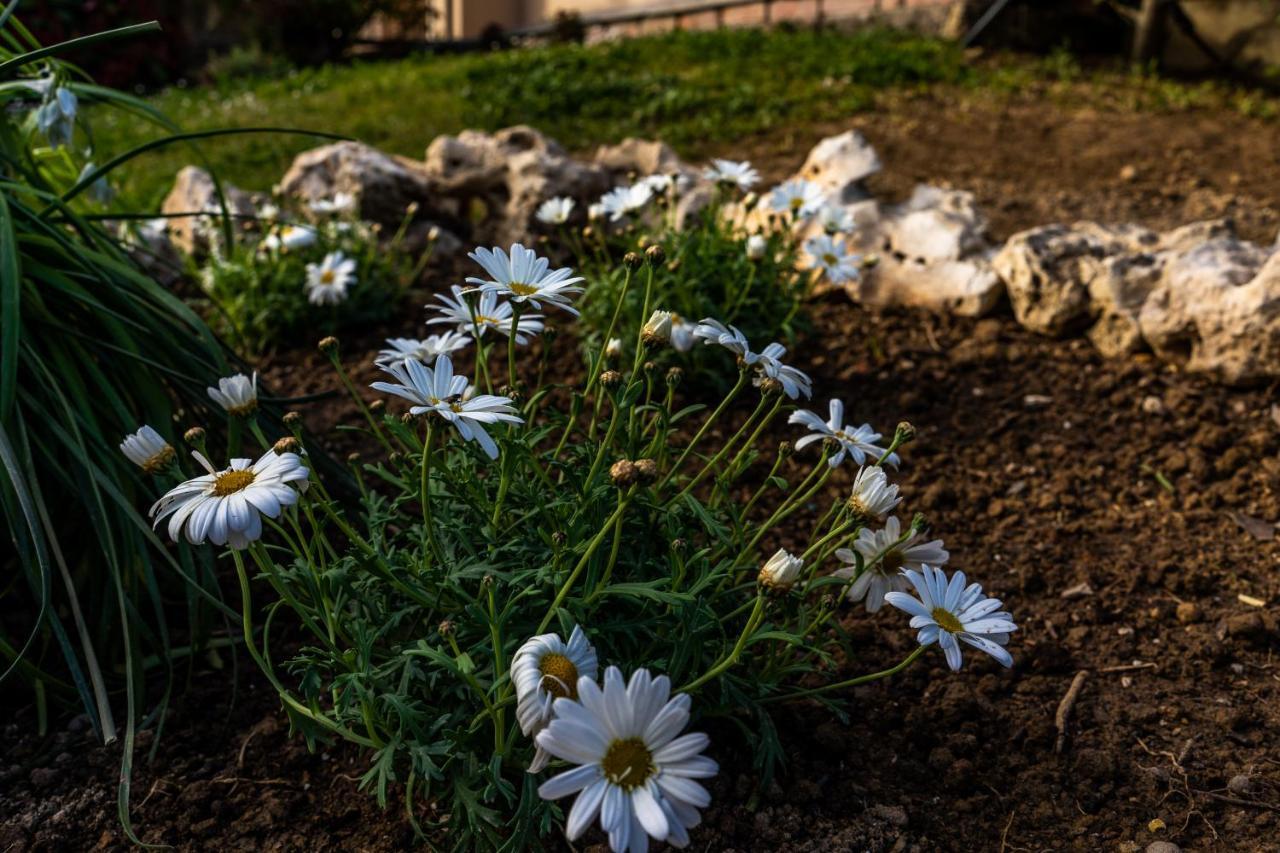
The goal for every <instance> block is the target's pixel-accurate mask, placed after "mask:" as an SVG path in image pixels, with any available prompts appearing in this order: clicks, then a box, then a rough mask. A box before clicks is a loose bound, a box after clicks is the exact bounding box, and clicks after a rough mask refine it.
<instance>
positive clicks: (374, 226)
mask: <svg viewBox="0 0 1280 853" xmlns="http://www.w3.org/2000/svg"><path fill="white" fill-rule="evenodd" d="M369 230H370V231H372V232H373V233H374V234H381V233H382V223H381V222H375V223H373V224H372V225H370V226H369Z"/></svg>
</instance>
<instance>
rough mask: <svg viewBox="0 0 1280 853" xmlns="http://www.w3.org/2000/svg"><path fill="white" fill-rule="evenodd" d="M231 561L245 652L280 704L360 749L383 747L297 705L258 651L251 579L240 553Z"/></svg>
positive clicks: (298, 702)
mask: <svg viewBox="0 0 1280 853" xmlns="http://www.w3.org/2000/svg"><path fill="white" fill-rule="evenodd" d="M231 557H232V559H233V560H234V561H235V564H236V575H237V576H238V577H239V580H240V622H241V626H242V628H243V630H244V644H245V648H247V649H248V650H249V656H250V657H251V658H253V662H254V663H256V664H257V665H258V668H259V669H261V670H262V673H263V675H265V676H266V677H267V680H268V681H270V682H271V686H272V687H274V688H275V689H276V693H278V694H279V696H280V700H281V701H282V702H284V703H285V704H286V705H288V706H289V707H290V708H291V709H293V711H294V712H296V713H298V714H300V715H301V716H303V717H306V718H307V719H309V720H311V721H312V722H313V723H315V724H316V725H318V726H320V727H321V728H323V729H326V730H328V731H329V732H331V733H333V734H336V735H338V736H340V737H343V738H346V739H347V740H349V741H351V742H352V743H356V744H359V745H360V746H365V747H370V748H373V749H380V748H381V747H382V744H381V743H380V742H375V741H374V740H373V739H371V738H367V737H365V736H364V735H359V734H356V733H355V732H353V731H351V730H350V729H348V728H346V727H345V726H342V725H340V724H338V723H335V722H334V721H333V720H330V719H329V718H328V717H326V716H324V715H323V714H320V713H318V712H316V711H313V710H312V709H311V708H309V707H307V706H306V705H304V704H303V703H302V702H300V701H298V700H297V699H296V698H295V697H294V696H293V694H292V693H290V692H289V691H288V689H287V688H285V686H284V685H283V684H281V683H280V680H279V679H278V678H276V675H275V671H274V670H273V669H272V668H271V666H270V664H268V663H267V661H266V660H264V659H263V657H262V653H261V652H259V651H258V646H257V643H256V642H255V641H254V639H253V599H252V597H251V596H250V592H249V575H248V573H247V572H246V571H245V566H244V558H243V557H242V556H240V552H239V551H236V550H232V551H231Z"/></svg>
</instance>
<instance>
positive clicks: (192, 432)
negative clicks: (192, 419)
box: [182, 427, 204, 444]
mask: <svg viewBox="0 0 1280 853" xmlns="http://www.w3.org/2000/svg"><path fill="white" fill-rule="evenodd" d="M182 440H183V441H185V442H186V443H187V444H202V443H203V442H204V427H192V428H191V429H189V430H187V431H186V432H184V433H183V434H182Z"/></svg>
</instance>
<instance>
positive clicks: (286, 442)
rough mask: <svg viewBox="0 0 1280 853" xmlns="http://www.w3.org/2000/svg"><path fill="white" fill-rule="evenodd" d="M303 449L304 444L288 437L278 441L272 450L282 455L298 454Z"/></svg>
mask: <svg viewBox="0 0 1280 853" xmlns="http://www.w3.org/2000/svg"><path fill="white" fill-rule="evenodd" d="M301 449H302V442H300V441H298V439H296V438H294V437H293V436H291V435H286V436H285V437H284V438H282V439H280V440H279V441H277V442H276V443H275V446H274V447H273V448H272V450H274V451H275V452H276V454H277V455H278V454H282V453H297V452H298V451H299V450H301Z"/></svg>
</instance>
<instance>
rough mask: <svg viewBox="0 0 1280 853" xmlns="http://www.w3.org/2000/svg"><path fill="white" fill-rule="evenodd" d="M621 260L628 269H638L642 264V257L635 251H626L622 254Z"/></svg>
mask: <svg viewBox="0 0 1280 853" xmlns="http://www.w3.org/2000/svg"><path fill="white" fill-rule="evenodd" d="M622 262H623V263H624V264H626V265H627V268H628V269H633V270H638V269H640V267H641V266H643V265H644V258H642V257H640V256H639V255H638V254H636V253H635V252H627V253H626V254H625V255H623V256H622Z"/></svg>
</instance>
